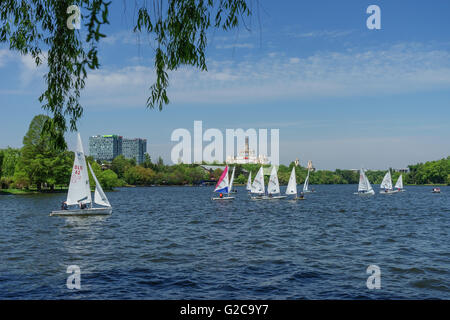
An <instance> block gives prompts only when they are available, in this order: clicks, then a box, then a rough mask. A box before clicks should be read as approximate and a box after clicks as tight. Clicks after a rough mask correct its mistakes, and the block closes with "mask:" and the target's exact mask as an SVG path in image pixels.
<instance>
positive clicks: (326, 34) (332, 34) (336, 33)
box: [290, 30, 353, 39]
mask: <svg viewBox="0 0 450 320" xmlns="http://www.w3.org/2000/svg"><path fill="white" fill-rule="evenodd" d="M352 32H353V31H351V30H333V31H328V30H320V31H311V32H304V33H298V34H290V35H291V36H294V37H296V38H332V39H334V38H339V37H345V36H347V35H349V34H351V33H352Z"/></svg>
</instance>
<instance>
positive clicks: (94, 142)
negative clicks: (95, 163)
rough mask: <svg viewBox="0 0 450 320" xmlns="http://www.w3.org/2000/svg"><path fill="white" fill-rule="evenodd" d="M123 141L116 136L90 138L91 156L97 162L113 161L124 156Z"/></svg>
mask: <svg viewBox="0 0 450 320" xmlns="http://www.w3.org/2000/svg"><path fill="white" fill-rule="evenodd" d="M122 140H123V138H122V137H121V136H118V135H115V134H110V135H98V136H92V137H89V155H91V156H92V157H93V158H94V159H95V160H100V161H112V160H113V159H114V158H115V157H117V156H118V155H119V154H122Z"/></svg>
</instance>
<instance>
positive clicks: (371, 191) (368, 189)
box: [364, 174, 375, 194]
mask: <svg viewBox="0 0 450 320" xmlns="http://www.w3.org/2000/svg"><path fill="white" fill-rule="evenodd" d="M364 177H366V185H367V192H369V193H372V194H373V193H375V191H373V188H372V185H371V184H370V181H369V178H367V176H366V174H364Z"/></svg>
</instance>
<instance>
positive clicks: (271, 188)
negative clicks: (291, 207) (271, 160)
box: [264, 166, 287, 200]
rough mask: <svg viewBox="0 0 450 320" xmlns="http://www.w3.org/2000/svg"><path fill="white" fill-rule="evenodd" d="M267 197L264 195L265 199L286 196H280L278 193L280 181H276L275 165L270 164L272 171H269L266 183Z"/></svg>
mask: <svg viewBox="0 0 450 320" xmlns="http://www.w3.org/2000/svg"><path fill="white" fill-rule="evenodd" d="M267 194H268V196H267V197H264V199H266V200H276V199H284V198H287V196H282V195H281V194H280V183H279V181H278V174H277V169H276V168H275V166H272V172H271V173H270V179H269V184H268V185H267Z"/></svg>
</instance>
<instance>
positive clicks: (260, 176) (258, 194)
mask: <svg viewBox="0 0 450 320" xmlns="http://www.w3.org/2000/svg"><path fill="white" fill-rule="evenodd" d="M250 192H251V193H252V194H254V196H252V199H253V200H262V199H263V196H264V194H265V193H266V190H265V186H264V171H263V167H261V168H259V170H258V173H257V174H256V176H255V180H253V183H252V186H251V190H250Z"/></svg>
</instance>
